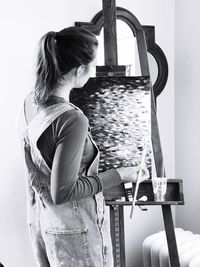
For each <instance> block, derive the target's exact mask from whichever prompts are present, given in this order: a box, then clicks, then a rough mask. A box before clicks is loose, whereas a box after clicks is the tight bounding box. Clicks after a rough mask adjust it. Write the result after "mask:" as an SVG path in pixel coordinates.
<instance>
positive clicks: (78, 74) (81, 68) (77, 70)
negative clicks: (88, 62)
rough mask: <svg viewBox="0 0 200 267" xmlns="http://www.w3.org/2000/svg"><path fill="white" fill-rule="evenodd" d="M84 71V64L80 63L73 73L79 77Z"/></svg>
mask: <svg viewBox="0 0 200 267" xmlns="http://www.w3.org/2000/svg"><path fill="white" fill-rule="evenodd" d="M84 72H85V65H81V66H79V67H78V68H76V71H75V74H76V76H77V77H80V76H82V74H83V73H84Z"/></svg>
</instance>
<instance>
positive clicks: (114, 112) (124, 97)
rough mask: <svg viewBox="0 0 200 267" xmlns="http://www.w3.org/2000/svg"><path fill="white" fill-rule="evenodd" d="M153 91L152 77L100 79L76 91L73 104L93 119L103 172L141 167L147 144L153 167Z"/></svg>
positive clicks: (91, 80)
mask: <svg viewBox="0 0 200 267" xmlns="http://www.w3.org/2000/svg"><path fill="white" fill-rule="evenodd" d="M150 88H151V83H150V79H149V77H143V76H140V77H97V78H92V79H90V80H89V81H88V83H87V84H86V85H85V86H84V87H83V88H80V89H73V90H72V92H71V95H70V101H71V102H72V103H73V104H75V105H76V106H78V107H79V108H80V109H81V110H82V111H83V112H84V114H85V115H86V116H87V118H88V119H89V124H90V127H91V133H92V136H93V139H94V140H95V142H96V143H97V146H98V147H99V150H100V166H99V171H105V170H107V169H110V168H112V167H114V168H116V167H121V166H135V165H138V164H139V163H140V162H141V157H142V151H143V149H144V146H145V144H146V145H147V153H146V160H145V161H146V165H147V167H148V168H149V167H151V149H150V147H151V146H150V143H151V100H150V99H151V97H150V92H151V90H150Z"/></svg>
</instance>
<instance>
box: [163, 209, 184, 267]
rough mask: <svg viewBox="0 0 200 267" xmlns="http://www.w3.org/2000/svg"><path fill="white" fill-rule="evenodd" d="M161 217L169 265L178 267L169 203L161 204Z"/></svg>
mask: <svg viewBox="0 0 200 267" xmlns="http://www.w3.org/2000/svg"><path fill="white" fill-rule="evenodd" d="M162 212H163V219H164V224H165V231H166V237H167V244H168V250H169V258H170V263H171V267H180V262H179V256H178V249H177V244H176V237H175V231H174V224H173V218H172V212H171V206H170V205H162Z"/></svg>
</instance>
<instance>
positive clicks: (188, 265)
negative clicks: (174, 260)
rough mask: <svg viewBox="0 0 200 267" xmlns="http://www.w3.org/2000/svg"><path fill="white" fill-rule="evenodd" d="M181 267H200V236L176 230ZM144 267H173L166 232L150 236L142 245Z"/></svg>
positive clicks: (179, 229)
mask: <svg viewBox="0 0 200 267" xmlns="http://www.w3.org/2000/svg"><path fill="white" fill-rule="evenodd" d="M175 235H176V242H177V248H178V254H179V260H180V266H181V267H200V235H198V234H194V233H192V232H191V231H184V230H183V229H181V228H176V229H175ZM142 250H143V267H171V265H170V262H169V253H168V247H167V240H166V235H165V232H164V231H161V232H158V233H156V234H153V235H150V236H148V237H147V238H146V239H145V240H144V242H143V245H142Z"/></svg>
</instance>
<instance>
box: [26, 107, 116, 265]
mask: <svg viewBox="0 0 200 267" xmlns="http://www.w3.org/2000/svg"><path fill="white" fill-rule="evenodd" d="M73 108H76V107H75V106H73V105H70V104H66V103H64V104H63V103H58V104H54V105H51V106H49V107H47V108H44V109H43V110H41V111H40V112H39V113H38V114H37V115H36V116H35V117H34V118H33V120H31V121H30V123H29V124H28V126H27V127H26V129H25V131H24V133H23V139H24V140H25V141H26V142H28V144H29V145H30V148H31V155H32V159H33V161H34V163H35V164H36V165H37V167H38V168H39V169H40V170H42V172H43V173H45V174H46V176H41V175H40V176H39V177H38V175H34V172H33V173H32V174H31V175H30V173H28V170H27V171H26V177H27V188H28V194H27V195H28V224H29V226H30V233H31V239H32V244H33V248H34V252H35V255H36V258H37V262H38V266H40V267H49V266H51V267H61V266H63V267H72V266H73V267H86V266H88V267H112V266H113V258H112V245H111V238H110V230H109V223H108V221H107V218H106V217H107V216H105V215H106V214H105V201H104V197H103V194H102V193H101V192H100V193H98V194H96V195H95V196H91V197H87V198H83V199H80V200H77V201H70V202H66V203H63V204H60V205H56V204H54V203H53V201H52V198H51V195H50V176H51V170H50V169H49V167H48V165H47V164H46V162H45V161H44V159H43V157H42V155H41V153H40V151H39V149H38V148H37V141H38V139H39V137H40V136H41V134H42V133H43V132H44V131H45V130H46V129H47V127H49V126H50V124H51V123H52V122H53V121H54V120H55V119H56V118H58V116H59V115H61V114H62V113H64V112H65V111H67V110H70V109H73ZM77 109H78V108H77ZM80 112H81V111H80ZM87 138H90V139H91V141H92V142H93V144H94V145H95V143H94V141H93V140H92V137H91V136H90V134H89V133H88V137H87ZM95 146H96V145H95ZM98 162H99V152H98V153H97V155H96V156H95V158H94V159H93V161H92V163H91V165H90V166H89V168H88V171H87V175H97V173H98Z"/></svg>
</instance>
